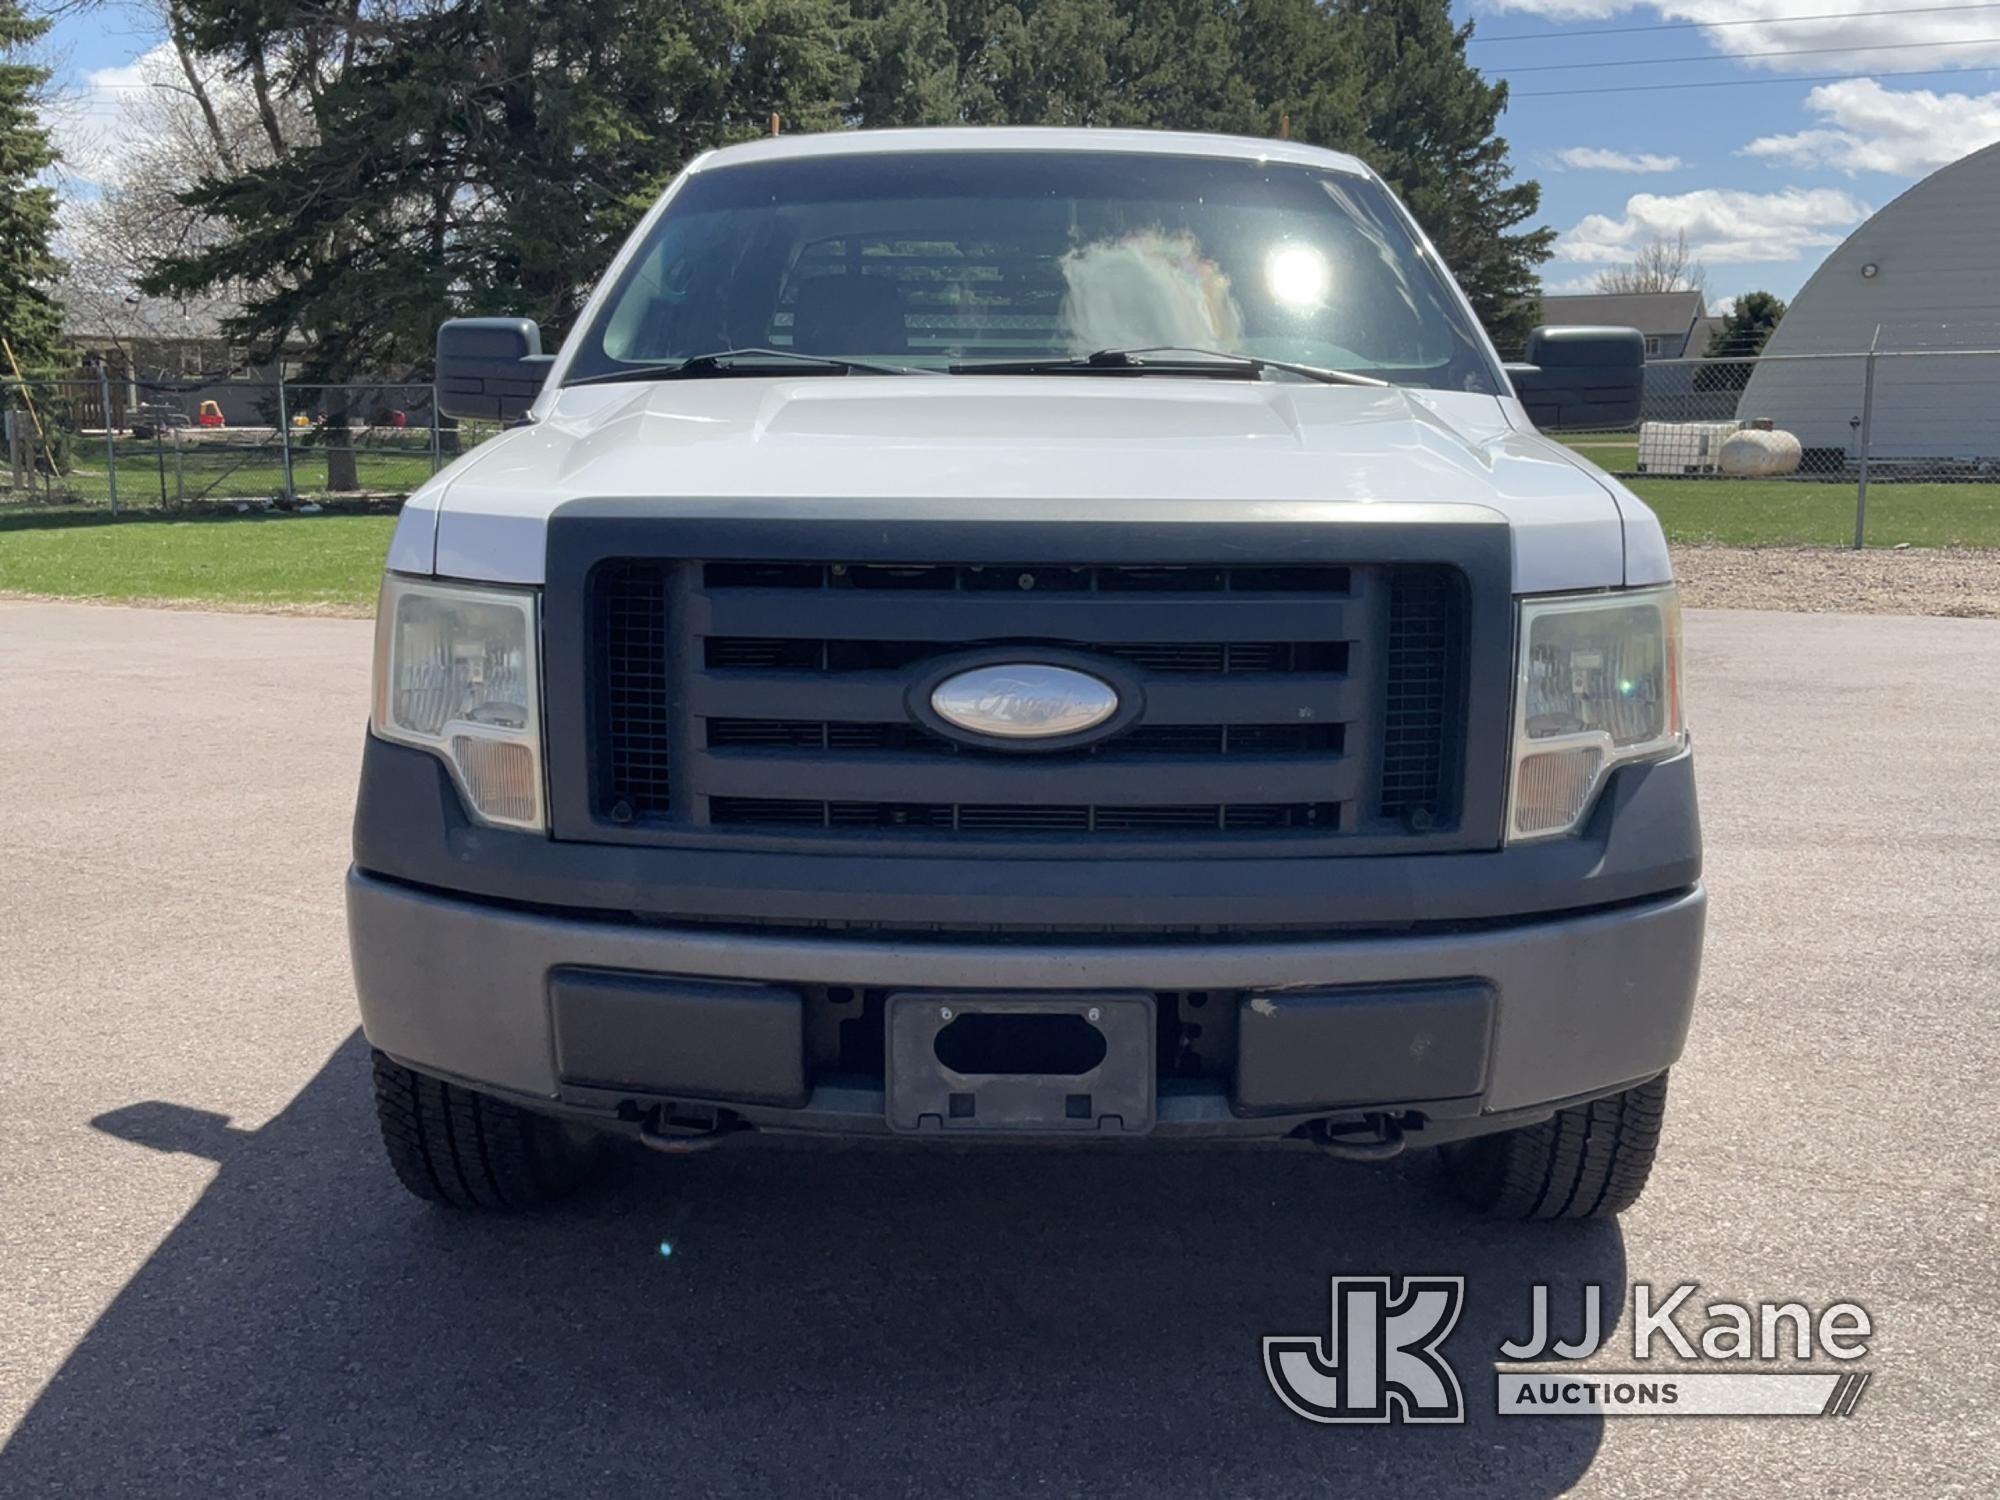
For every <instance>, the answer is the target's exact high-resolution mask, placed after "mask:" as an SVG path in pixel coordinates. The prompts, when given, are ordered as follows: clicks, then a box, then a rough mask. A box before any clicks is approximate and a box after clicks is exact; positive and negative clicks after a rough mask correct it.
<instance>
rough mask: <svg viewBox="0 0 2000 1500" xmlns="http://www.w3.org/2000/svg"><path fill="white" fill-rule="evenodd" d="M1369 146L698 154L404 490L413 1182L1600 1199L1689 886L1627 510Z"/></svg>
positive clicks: (359, 823)
mask: <svg viewBox="0 0 2000 1500" xmlns="http://www.w3.org/2000/svg"><path fill="white" fill-rule="evenodd" d="M1642 359H1643V355H1642V350H1641V348H1640V345H1639V341H1638V337H1637V335H1636V334H1633V333H1632V332H1631V331H1630V330H1601V329H1600V330H1591V329H1583V330H1578V329H1562V330H1538V332H1537V335H1536V337H1535V338H1534V339H1533V340H1532V341H1531V344H1530V350H1529V360H1528V363H1526V364H1524V365H1519V366H1512V367H1508V366H1503V365H1502V364H1501V362H1500V361H1499V359H1498V358H1497V357H1496V355H1495V353H1494V351H1493V348H1492V346H1491V344H1490V342H1489V341H1488V339H1487V337H1486V335H1485V334H1484V332H1483V331H1482V330H1481V328H1480V326H1479V324H1478V321H1477V320H1476V318H1475V317H1474V316H1473V314H1472V311H1471V309H1470V307H1469V306H1468V304H1467V302H1466V300H1465V298H1464V297H1463V295H1462V294H1461V293H1460V291H1459V290H1458V288H1457V287H1456V285H1455V284H1454V283H1453V281H1452V279H1451V277H1450V274H1449V272H1448V271H1447V269H1446V268H1445V267H1444V266H1443V265H1442V264H1441V263H1440V261H1439V259H1438V257H1437V255H1436V253H1435V251H1434V250H1433V249H1432V247H1431V246H1430V244H1429V243H1428V241H1427V240H1426V239H1425V237H1424V235H1423V233H1422V231H1421V230H1420V229H1419V228H1418V226H1417V225H1416V224H1415V223H1414V221H1413V220H1412V219H1411V217H1410V216H1409V214H1408V213H1407V212H1406V211H1405V210H1404V208H1403V207H1402V206H1401V205H1400V204H1399V203H1398V202H1397V200H1396V199H1395V197H1394V195H1393V194H1392V193H1391V192H1390V191H1389V189H1388V188H1387V187H1386V186H1385V185H1384V184H1383V183H1382V181H1381V180H1380V179H1379V178H1378V177H1377V176H1376V175H1375V174H1374V173H1373V172H1371V171H1370V170H1369V169H1368V168H1367V167H1366V166H1365V165H1363V164H1362V163H1361V162H1359V161H1357V160H1355V159H1353V158H1351V157H1347V156H1343V155H1340V154H1337V153H1332V152H1327V151H1322V150H1318V149H1315V148H1311V147H1307V146H1303V145H1299V144H1296V143H1292V142H1281V141H1264V140H1242V139H1234V138H1226V137H1216V136H1197V135H1172V134H1160V133H1150V132H1117V131H1098V130H1090V131H1069V130H1027V129H1019V130H1016V129H1005V130H1000V129H993V130H967V129H949V130H924V131H881V132H851V133H842V134H829V135H821V136H804V137H782V138H776V139H771V140H766V141H759V142H756V143H753V144H748V145H743V146H735V147H730V148H727V149H723V150H718V151H715V152H711V153H709V154H708V155H705V156H703V157H701V158H700V159H698V160H696V161H695V162H693V163H691V164H690V165H689V166H688V167H687V168H686V169H685V170H684V171H683V172H682V173H681V175H680V176H679V177H678V178H677V179H676V180H675V181H674V182H673V183H672V184H671V185H670V186H669V187H668V189H667V190H666V192H665V193H664V195H663V196H662V198H661V200H660V201H659V203H658V204H657V205H656V206H655V207H654V208H653V210H652V211H651V213H650V214H649V215H648V216H647V217H646V218H645V219H644V221H643V222H641V223H640V225H639V226H638V227H637V228H636V229H635V230H634V232H633V234H632V236H631V238H630V240H629V242H628V243H627V245H626V246H625V247H624V249H623V250H622V251H621V253H620V254H619V256H618V257H617V259H616V260H615V261H614V262H613V264H612V265H611V267H610V268H609V270H608V271H607V273H606V274H605V276H604V278H603V281H602V283H601V284H600V285H599V286H598V287H597V289H596V290H595V292H594V293H593V295H592V296H591V297H590V299H589V301H588V303H587V305H586V306H585V308H584V309H583V312H582V314H581V315H580V317H579V318H578V319H577V321H576V324H575V326H574V328H573V329H572V331H571V332H570V333H569V334H568V336H567V338H566V339H565V340H564V341H563V343H562V346H561V348H560V349H559V350H558V351H557V352H555V353H554V354H553V355H550V354H546V353H544V352H543V350H542V349H541V345H540V335H539V330H538V329H536V327H535V326H534V325H533V324H532V323H530V322H527V321H525V320H521V319H475V320H462V321H459V322H454V323H450V324H447V325H446V326H445V328H444V329H443V330H442V331H441V333H440V336H439V367H438V382H439V393H440V394H439V400H440V405H441V407H442V409H443V410H444V411H446V412H447V413H449V414H452V415H456V416H458V417H460V418H463V419H484V420H487V421H490V422H496V423H504V424H506V426H505V430H504V431H501V432H500V433H499V434H498V435H497V436H494V437H492V438H490V439H489V440H487V441H485V442H483V443H481V444H479V445H477V446H476V447H473V448H471V449H470V450H469V451H468V452H467V453H466V455H465V456H464V457H462V458H460V459H459V460H458V461H457V462H456V463H454V464H453V465H452V466H450V467H449V468H447V469H445V470H444V471H443V472H442V473H440V474H439V475H438V476H437V477H436V479H435V480H433V481H432V482H431V483H430V484H428V485H426V486H425V487H424V489H423V490H421V491H419V492H418V493H417V494H416V495H414V496H413V497H412V498H411V500H410V501H409V503H408V504H407V505H406V507H405V509H404V511H403V514H402V518H401V522H400V524H399V526H398V528H397V531H396V534H395V537H394V541H393V543H392V546H391V549H390V553H389V558H388V573H387V576H386V578H385V580H384V584H383V591H382V600H381V608H380V611H379V616H378V624H377V639H376V660H375V691H374V703H373V711H372V715H371V725H370V733H369V736H368V740H367V748H366V754H365V757H364V763H363V771H362V778H361V788H360V795H359V801H358V807H357V811H356V818H355V830H354V863H353V868H352V870H351V872H350V875H349V878H348V887H347V899H348V912H349V922H350V929H351V934H352V947H353V957H354V967H355V978H356V986H357V991H358V995H359V999H360V1006H361V1013H362V1019H363V1023H364V1029H365V1031H366V1033H367V1037H368V1040H369V1043H370V1045H371V1047H372V1048H373V1050H374V1066H375V1088H376V1098H377V1103H378V1108H379V1113H380V1116H381V1122H382V1130H383V1139H384V1142H385V1145H386V1147H387V1150H388V1153H389V1157H390V1160H391V1162H392V1164H393V1165H394V1167H395V1169H396V1171H397V1173H398V1175H399V1176H400V1177H401V1179H402V1181H403V1182H404V1183H405V1184H406V1185H407V1186H408V1187H409V1188H411V1190H413V1191H415V1192H417V1193H418V1194H420V1195H421V1196H424V1197H426V1198H431V1199H434V1200H438V1201H441V1202H445V1203H450V1204H455V1205H459V1206H465V1207H490V1208H514V1207H526V1206H532V1205H536V1204H539V1203H542V1202H545V1201H547V1200H549V1199H552V1198H554V1197H557V1196H560V1195H561V1194H562V1193H563V1192H565V1191H567V1190H568V1189H570V1188H571V1187H573V1186H575V1185H576V1184H577V1183H578V1182H580V1181H582V1180H583V1178H584V1177H585V1176H586V1175H587V1174H588V1172H589V1170H590V1168H591V1166H592V1164H593V1162H594V1160H595V1158H596V1155H597V1153H598V1151H599V1148H600V1147H601V1145H602V1142H603V1140H604V1138H605V1137H607V1136H614V1135H619V1134H623V1135H626V1136H630V1137H636V1138H638V1139H639V1140H642V1141H644V1142H645V1143H646V1144H648V1145H651V1146H653V1147H656V1148H657V1149H659V1150H661V1151H664V1152H668V1153H682V1152H687V1151H692V1150H700V1149H707V1148H710V1147H713V1146H717V1145H722V1144H729V1145H730V1146H731V1148H732V1149H733V1148H735V1147H736V1146H737V1145H742V1144H749V1143H754V1142H755V1140H756V1139H757V1138H758V1137H760V1136H770V1135H778V1134H784V1133H825V1134H836V1135H853V1136H874V1137H880V1138H890V1137H904V1138H907V1139H909V1140H913V1141H933V1142H965V1143H977V1142H1011V1143H1015V1144H1026V1143H1037V1144H1050V1145H1056V1144H1064V1143H1068V1144H1080V1143H1090V1144H1092V1145H1096V1146H1100V1147H1103V1148H1106V1149H1129V1148H1136V1147H1140V1146H1143V1145H1144V1144H1145V1143H1148V1142H1156V1141H1162V1140H1183V1141H1188V1140H1192V1141H1207V1142H1214V1143H1218V1144H1222V1143H1243V1142H1251V1141H1259V1142H1269V1143H1271V1144H1273V1145H1274V1146H1284V1147H1288V1148H1290V1149H1304V1150H1319V1151H1323V1152H1326V1153H1329V1154H1332V1155H1335V1156H1342V1157H1364V1158H1382V1157H1387V1156H1391V1155H1394V1154H1396V1153H1398V1152H1400V1151H1403V1150H1407V1149H1412V1148H1421V1147H1432V1146H1435V1147H1440V1148H1442V1152H1443V1159H1444V1167H1445V1170H1444V1180H1445V1182H1446V1183H1447V1185H1448V1186H1449V1187H1450V1188H1451V1189H1452V1190H1454V1191H1455V1192H1457V1193H1458V1194H1459V1195H1460V1196H1461V1197H1462V1198H1464V1199H1465V1200H1466V1201H1468V1202H1469V1203H1471V1204H1473V1205H1474V1206H1476V1207H1478V1208H1481V1209H1485V1210H1487V1211H1489V1212H1492V1213H1495V1214H1499V1215H1503V1216H1508V1217H1516V1218H1553V1217H1589V1216H1597V1215H1604V1214H1611V1213H1615V1212H1617V1211H1619V1210H1620V1209H1622V1208H1624V1207H1625V1206H1627V1205H1628V1204H1630V1203H1631V1202H1632V1201H1634V1200H1635V1199H1636V1198H1637V1196H1638V1194H1639V1191H1640V1189H1641V1188H1642V1187H1643V1185H1644V1182H1645V1178H1646V1173H1647V1171H1648V1170H1649V1169H1650V1166H1651V1164H1652V1161H1653V1157H1654V1152H1655V1149H1656V1145H1657V1141H1658V1136H1659V1131H1660V1125H1661V1118H1662V1113H1663V1110H1664V1104H1665V1090H1666V1077H1667V1070H1668V1069H1669V1068H1670V1067H1671V1065H1672V1064H1673V1063H1674V1061H1675V1060H1676V1058H1677V1057H1678V1056H1679V1054H1680V1051H1681V1047H1682V1044H1683V1041H1684V1039H1685V1036H1686V1033H1687V1027H1688V1023H1689V1017H1690V1012H1691V1008H1692V1004H1693V1000H1694V994H1695V988H1696V977H1697V971H1698V967H1699V960H1700V951H1701V939H1702V921H1703V911H1704V896H1703V891H1702V887H1701V884H1700V862H1701V853H1700V834H1699V826H1698V820H1697V814H1696V805H1695V792H1694V776H1693V765H1692V757H1691V751H1690V747H1689V739H1688V733H1687V728H1686V724H1685V718H1684V712H1683V705H1682V692H1681V646H1680V617H1679V607H1678V602H1677V597H1676V594H1675V590H1674V587H1673V580H1672V575H1671V571H1670V567H1669V562H1668V556H1667V550H1666V546H1665V543H1664V540H1663V538H1662V534H1661V531H1660V527H1659V525H1658V523H1657V521H1656V520H1655V518H1654V517H1653V515H1652V514H1651V512H1649V511H1648V510H1647V509H1646V507H1645V506H1644V505H1643V504H1642V503H1641V502H1639V501H1638V500H1637V499H1636V498H1635V497H1634V496H1633V495H1631V494H1630V493H1629V492H1628V491H1626V490H1625V489H1623V488H1622V487H1621V486H1619V485H1618V484H1617V483H1616V482H1615V481H1614V480H1612V479H1610V478H1609V477H1607V476H1606V475H1604V474H1602V473H1600V472H1598V471H1597V470H1596V469H1594V468H1592V467H1591V466H1590V465H1589V464H1588V463H1586V462H1584V461H1583V460H1582V459H1581V458H1579V457H1578V456H1577V455H1576V454H1575V453H1574V452H1572V451H1571V450H1570V449H1568V448H1565V447H1563V446H1562V445H1560V444H1558V443H1556V442H1555V441H1553V440H1551V439H1550V438H1547V437H1545V436H1543V435H1542V433H1541V431H1540V430H1538V423H1539V424H1540V425H1541V426H1547V427H1553V426H1559V425H1563V424H1565V423H1570V422H1575V423H1588V424H1593V425H1595V424H1601V423H1604V422H1606V421H1618V420H1621V419H1625V418H1629V417H1630V416H1631V415H1632V414H1634V413H1635V412H1636V407H1637V402H1638V397H1639V382H1640V378H1641V365H1642Z"/></svg>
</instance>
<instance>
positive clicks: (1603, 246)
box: [1556, 188, 1869, 265]
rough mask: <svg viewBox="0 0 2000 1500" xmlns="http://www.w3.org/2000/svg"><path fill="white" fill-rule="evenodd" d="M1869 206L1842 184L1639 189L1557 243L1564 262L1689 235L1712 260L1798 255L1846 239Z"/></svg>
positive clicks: (1602, 258) (1605, 259)
mask: <svg viewBox="0 0 2000 1500" xmlns="http://www.w3.org/2000/svg"><path fill="white" fill-rule="evenodd" d="M1868 212H1869V210H1868V206H1867V205H1866V204H1864V203H1862V202H1861V201H1860V200H1858V199H1857V198H1855V197H1854V196H1853V195H1852V194H1850V193H1844V192H1841V191H1839V190H1838V189H1835V188H1785V189H1783V190H1781V191H1779V192H1775V193H1747V192H1740V191H1737V190H1735V189H1731V188H1700V189H1698V190H1696V191H1695V192H1691V193H1675V194H1659V193H1634V194H1633V195H1632V196H1631V197H1630V198H1627V199H1626V200H1625V212H1624V213H1623V214H1621V215H1617V216H1613V215H1610V214H1585V215H1584V216H1583V218H1581V219H1579V220H1578V221H1577V222H1576V224H1575V226H1574V227H1573V228H1571V229H1569V230H1568V231H1566V232H1565V233H1564V234H1562V235H1561V236H1560V237H1558V239H1557V240H1556V259H1557V260H1559V261H1574V262H1578V263H1581V264H1583V265H1616V264H1618V263H1619V262H1621V261H1628V260H1630V259H1631V258H1632V257H1633V255H1635V254H1636V253H1637V252H1638V251H1639V250H1640V249H1641V248H1642V247H1644V246H1645V245H1647V244H1649V243H1651V242H1652V241H1654V240H1661V239H1666V240H1671V239H1673V238H1675V237H1676V236H1677V235H1680V234H1685V235H1686V236H1687V240H1688V249H1689V250H1690V251H1691V252H1693V254H1694V255H1695V256H1696V257H1697V258H1699V259H1701V260H1703V261H1706V262H1707V263H1708V264H1709V265H1732V264H1736V263H1739V262H1752V261H1776V260H1797V259H1798V258H1799V257H1800V255H1801V254H1802V253H1803V252H1805V251H1807V250H1824V249H1826V248H1828V247H1830V246H1833V245H1837V244H1839V243H1840V242H1841V240H1843V239H1844V238H1846V234H1847V231H1848V230H1849V229H1851V228H1852V227H1853V226H1854V225H1856V224H1858V223H1860V222H1861V220H1863V219H1865V218H1867V217H1868Z"/></svg>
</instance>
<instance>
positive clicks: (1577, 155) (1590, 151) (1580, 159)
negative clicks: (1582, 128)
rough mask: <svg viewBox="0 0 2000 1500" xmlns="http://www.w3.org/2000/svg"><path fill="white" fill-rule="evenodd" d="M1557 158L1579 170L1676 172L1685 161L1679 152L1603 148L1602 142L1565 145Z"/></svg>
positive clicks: (1684, 164)
mask: <svg viewBox="0 0 2000 1500" xmlns="http://www.w3.org/2000/svg"><path fill="white" fill-rule="evenodd" d="M1556 160H1557V161H1559V162H1561V163H1562V164H1563V165H1564V166H1566V167H1575V168H1576V169H1577V170H1578V171H1579V172H1678V171H1679V170H1680V169H1681V168H1682V167H1684V166H1686V165H1687V163H1686V162H1684V161H1682V160H1681V159H1680V158H1679V157H1678V156H1656V155H1655V154H1654V153H1652V152H1651V151H1640V152H1637V153H1632V152H1626V151H1606V150H1605V149H1603V148H1602V147H1601V146H1565V147H1563V149H1562V150H1560V151H1558V152H1557V153H1556Z"/></svg>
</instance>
